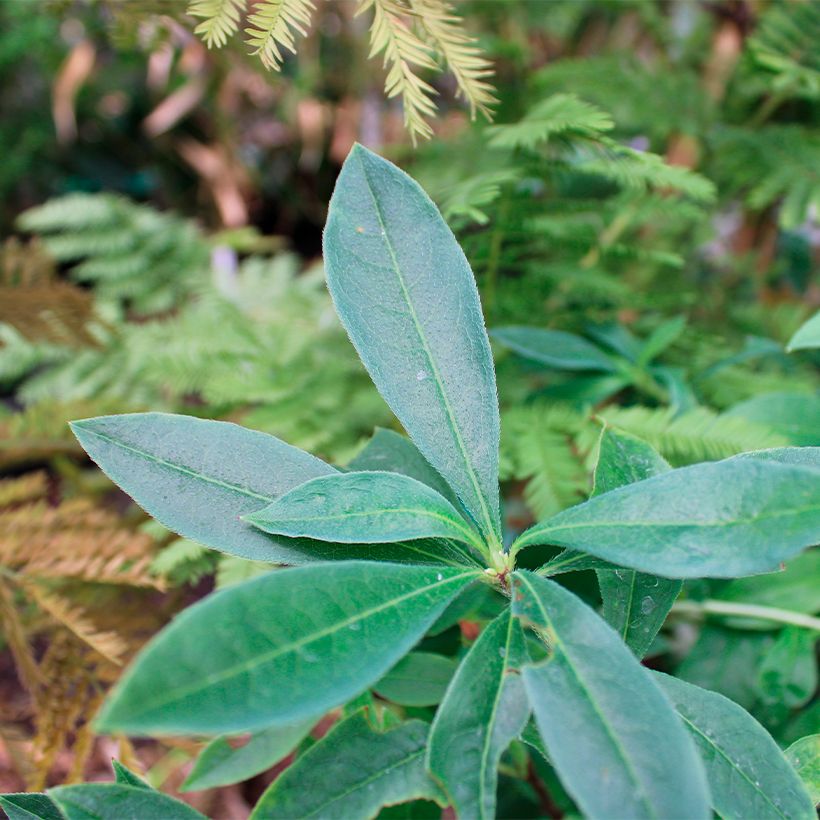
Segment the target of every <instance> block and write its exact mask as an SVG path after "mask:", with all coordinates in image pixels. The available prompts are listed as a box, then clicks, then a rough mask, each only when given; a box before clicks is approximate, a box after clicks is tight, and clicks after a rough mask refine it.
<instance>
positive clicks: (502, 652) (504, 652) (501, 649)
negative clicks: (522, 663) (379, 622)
mask: <svg viewBox="0 0 820 820" xmlns="http://www.w3.org/2000/svg"><path fill="white" fill-rule="evenodd" d="M498 654H499V655H501V657H502V658H506V657H507V650H506V649H504V647H503V646H499V647H498Z"/></svg>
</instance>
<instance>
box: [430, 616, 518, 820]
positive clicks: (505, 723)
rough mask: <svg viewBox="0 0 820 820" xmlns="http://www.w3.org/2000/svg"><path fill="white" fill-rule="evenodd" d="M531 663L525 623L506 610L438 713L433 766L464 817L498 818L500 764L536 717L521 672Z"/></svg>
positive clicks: (477, 646) (432, 736)
mask: <svg viewBox="0 0 820 820" xmlns="http://www.w3.org/2000/svg"><path fill="white" fill-rule="evenodd" d="M525 661H526V648H525V646H524V636H523V633H522V632H521V628H520V625H519V622H518V620H517V619H516V618H513V617H512V615H511V613H510V611H509V610H506V611H505V612H503V613H502V614H501V615H499V617H498V618H496V620H494V621H493V622H492V623H491V624H490V625H489V626H488V627H487V628H486V629H485V630H484V631H483V632H482V633H481V635H480V636H479V637H478V640H477V641H476V642H475V643H474V644H473V646H472V647H471V648H470V651H469V652H468V653H467V656H466V657H465V658H464V660H463V661H462V663H461V665H460V666H459V668H458V671H457V672H456V674H455V676H454V678H453V680H452V681H451V683H450V686H449V687H448V689H447V694H446V695H445V697H444V701H443V702H442V704H441V706H440V707H439V709H438V711H437V713H436V717H435V719H434V721H433V726H432V728H431V730H430V743H429V749H428V752H427V765H428V767H429V768H430V770H431V771H432V772H433V774H434V775H436V776H437V777H438V778H439V779H440V780H441V782H442V783H443V784H444V786H445V788H446V789H447V791H448V793H449V795H450V797H451V799H452V801H453V805H454V807H455V809H456V812H457V814H458V816H459V817H480V818H482V820H490V819H491V818H493V817H495V802H496V786H497V782H498V763H499V760H500V758H501V755H502V753H503V752H504V750H505V749H506V748H507V746H509V744H510V742H511V741H512V740H513V739H514V738H516V737H518V735H519V734H520V733H521V731H522V730H523V729H524V727H525V726H526V723H527V720H528V719H529V714H530V709H529V705H528V704H527V700H526V693H525V692H524V685H523V683H522V680H521V677H520V675H519V674H518V667H520V666H521V665H522V664H523V663H525ZM513 670H515V671H513Z"/></svg>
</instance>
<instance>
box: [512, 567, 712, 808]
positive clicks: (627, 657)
mask: <svg viewBox="0 0 820 820" xmlns="http://www.w3.org/2000/svg"><path fill="white" fill-rule="evenodd" d="M513 582H514V585H515V590H514V593H513V614H515V615H516V616H518V617H520V618H524V619H525V620H526V621H527V622H529V623H530V624H531V625H533V626H534V627H536V628H537V629H539V630H541V631H544V632H546V634H547V635H548V638H549V641H550V646H551V649H552V654H551V656H550V657H549V659H548V660H547V661H546V662H545V663H542V664H539V665H537V666H528V667H525V669H524V672H523V678H524V685H525V687H526V689H527V693H528V695H529V699H530V703H531V704H532V707H533V712H534V714H535V718H536V723H537V725H538V730H539V733H540V734H541V737H542V738H543V740H544V743H545V746H546V748H547V752H548V753H549V756H550V761H551V762H552V764H553V766H554V767H555V769H556V771H557V772H558V775H559V777H560V778H561V781H562V782H563V784H564V786H565V788H566V789H567V790H568V791H569V792H570V793H571V794H572V795H573V797H574V799H575V800H576V801H577V803H578V805H579V807H580V808H581V810H582V811H583V813H584V814H585V815H588V816H589V817H593V818H597V817H602V818H603V817H690V818H695V817H708V816H709V810H708V793H707V789H706V785H705V780H704V777H703V772H702V770H701V767H700V762H699V760H698V758H697V756H696V754H695V749H694V745H693V744H692V742H691V740H690V739H689V738H688V736H687V735H686V733H685V731H684V729H683V726H682V725H681V724H680V721H679V720H678V718H677V716H676V715H675V713H674V711H673V710H672V707H671V704H670V703H669V701H668V700H667V698H666V696H665V695H663V693H662V692H661V691H660V689H659V688H658V686H657V685H656V684H655V682H654V681H653V680H652V679H651V678H650V677H649V676H648V673H647V672H646V670H645V669H644V668H643V667H642V666H641V665H640V664H639V663H638V661H637V659H636V658H635V656H634V655H633V654H632V653H631V652H630V651H629V650H628V649H627V648H626V647H625V646H624V645H623V643H622V642H621V641H620V639H619V638H618V636H617V635H616V634H615V632H613V631H612V629H611V628H610V627H609V626H608V625H607V624H605V623H604V622H603V621H602V620H601V619H600V618H599V617H598V616H597V615H596V614H595V613H594V612H593V611H592V610H591V609H589V608H588V607H587V606H586V605H585V604H583V603H582V602H581V601H580V600H578V599H577V598H576V597H575V596H574V595H572V594H571V593H570V592H568V591H567V590H565V589H563V588H562V587H560V586H558V585H557V584H555V583H553V582H552V581H548V580H546V579H543V578H539V577H537V576H534V575H532V574H530V573H526V572H520V571H519V572H516V573H515V575H514V581H513ZM659 736H662V737H663V738H664V742H663V744H662V745H660V746H659V744H657V743H656V742H655V739H656V738H657V737H659ZM601 783H605V784H606V788H600V784H601Z"/></svg>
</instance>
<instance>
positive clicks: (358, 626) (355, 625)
mask: <svg viewBox="0 0 820 820" xmlns="http://www.w3.org/2000/svg"><path fill="white" fill-rule="evenodd" d="M361 628H362V625H361V624H360V623H359V622H358V621H356V622H354V623H352V624H350V625H349V626H348V629H350V630H352V631H353V632H358V631H359V630H360V629H361Z"/></svg>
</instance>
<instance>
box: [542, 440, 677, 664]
mask: <svg viewBox="0 0 820 820" xmlns="http://www.w3.org/2000/svg"><path fill="white" fill-rule="evenodd" d="M670 469H671V467H670V466H669V464H668V463H667V462H666V460H665V459H664V458H663V457H662V456H661V455H660V454H659V453H658V452H656V451H655V450H654V449H653V448H652V447H651V446H650V445H649V444H647V443H646V442H645V441H641V439H639V438H636V437H635V436H631V435H629V434H628V433H623V432H619V431H617V430H613V429H612V428H611V427H607V428H605V429H604V431H603V432H602V433H601V440H600V442H599V447H598V463H597V464H596V466H595V482H594V489H593V491H592V494H593V496H595V495H600V494H602V493H606V492H609V491H611V490H616V489H617V488H618V487H623V486H625V485H627V484H632V483H634V482H636V481H643V480H644V479H646V478H650V477H651V476H653V475H660V474H661V473H665V472H667V471H669V470H670ZM596 573H597V575H598V585H599V586H600V588H601V598H602V600H603V603H604V620H605V621H606V622H607V623H608V624H609V625H610V626H611V627H612V628H613V629H614V630H615V631H616V632H617V633H618V634H619V635H620V636H621V637H622V638H623V640H624V643H625V644H626V645H627V646H628V647H629V648H630V649H631V650H632V651H633V652H634V653H635V654H636V655H637V656H638V657H639V658H642V657H643V656H644V655H645V654H646V653H647V651H648V650H649V647H650V646H651V645H652V641H653V640H654V639H655V636H656V635H657V634H658V632H659V631H660V628H661V627H662V626H663V622H664V621H665V620H666V616H667V614H668V613H669V610H670V609H671V608H672V604H673V603H674V602H675V598H677V597H678V593H679V592H680V589H681V582H680V581H673V580H670V579H668V578H659V577H658V576H657V575H646V574H645V573H643V572H635V570H629V569H616V570H600V569H599V570H597V571H596ZM539 574H542V573H539Z"/></svg>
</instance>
